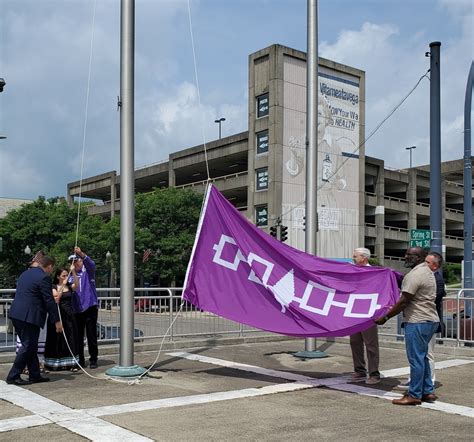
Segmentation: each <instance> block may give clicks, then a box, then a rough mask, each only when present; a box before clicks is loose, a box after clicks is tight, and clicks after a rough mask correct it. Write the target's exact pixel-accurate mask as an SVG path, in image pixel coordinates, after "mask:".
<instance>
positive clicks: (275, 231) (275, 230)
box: [270, 226, 277, 238]
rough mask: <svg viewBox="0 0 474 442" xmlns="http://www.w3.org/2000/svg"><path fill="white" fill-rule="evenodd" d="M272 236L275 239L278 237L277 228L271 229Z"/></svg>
mask: <svg viewBox="0 0 474 442" xmlns="http://www.w3.org/2000/svg"><path fill="white" fill-rule="evenodd" d="M270 235H272V236H273V237H274V238H276V237H277V226H271V227H270Z"/></svg>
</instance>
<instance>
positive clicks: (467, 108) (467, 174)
mask: <svg viewBox="0 0 474 442" xmlns="http://www.w3.org/2000/svg"><path fill="white" fill-rule="evenodd" d="M473 86H474V62H471V69H470V70H469V76H468V78H467V86H466V98H465V100H464V181H463V182H464V286H463V288H465V289H472V252H473V250H472V248H473V244H472V190H471V189H472V157H471V110H472V89H473ZM473 296H474V293H473V292H472V291H467V292H464V297H473ZM472 307H473V305H472V301H471V302H468V303H466V306H465V314H466V316H467V315H469V316H470V317H471V318H472Z"/></svg>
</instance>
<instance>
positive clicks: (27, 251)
mask: <svg viewBox="0 0 474 442" xmlns="http://www.w3.org/2000/svg"><path fill="white" fill-rule="evenodd" d="M23 251H24V252H25V255H31V249H30V246H26V247H25V250H23Z"/></svg>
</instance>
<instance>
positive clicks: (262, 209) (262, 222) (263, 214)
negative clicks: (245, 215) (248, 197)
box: [255, 204, 268, 227]
mask: <svg viewBox="0 0 474 442" xmlns="http://www.w3.org/2000/svg"><path fill="white" fill-rule="evenodd" d="M255 225H256V226H257V227H266V226H267V225H268V207H267V205H266V204H264V205H262V206H255Z"/></svg>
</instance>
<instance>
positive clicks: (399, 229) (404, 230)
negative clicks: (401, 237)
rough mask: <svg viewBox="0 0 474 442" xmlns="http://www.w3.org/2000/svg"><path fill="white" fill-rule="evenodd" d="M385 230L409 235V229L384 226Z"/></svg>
mask: <svg viewBox="0 0 474 442" xmlns="http://www.w3.org/2000/svg"><path fill="white" fill-rule="evenodd" d="M383 228H384V229H386V230H393V231H395V232H403V233H408V229H404V228H403V227H392V226H383Z"/></svg>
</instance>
